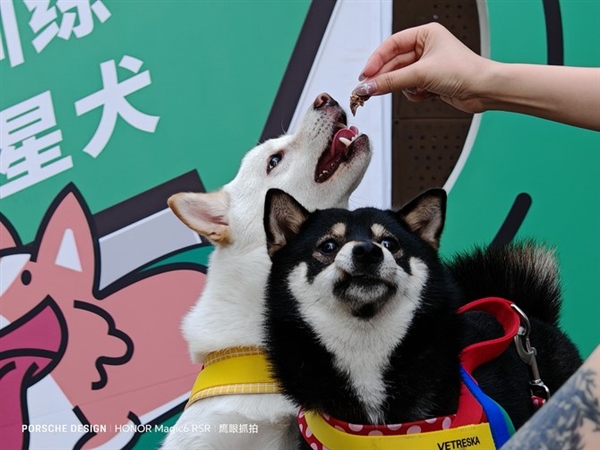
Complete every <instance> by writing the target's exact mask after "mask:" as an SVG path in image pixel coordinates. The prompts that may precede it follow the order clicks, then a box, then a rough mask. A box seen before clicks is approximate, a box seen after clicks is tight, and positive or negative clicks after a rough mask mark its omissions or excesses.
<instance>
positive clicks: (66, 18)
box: [23, 0, 111, 53]
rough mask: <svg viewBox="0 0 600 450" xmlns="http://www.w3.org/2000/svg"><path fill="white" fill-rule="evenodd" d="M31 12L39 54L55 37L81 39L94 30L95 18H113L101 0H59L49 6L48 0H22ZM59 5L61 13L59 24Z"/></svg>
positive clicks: (34, 40) (102, 19) (36, 48)
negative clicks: (73, 36) (92, 1)
mask: <svg viewBox="0 0 600 450" xmlns="http://www.w3.org/2000/svg"><path fill="white" fill-rule="evenodd" d="M23 1H24V3H25V6H27V9H28V10H29V11H30V12H31V19H30V20H29V26H30V28H31V30H32V31H33V32H34V33H35V34H36V37H35V38H34V39H33V47H34V48H35V50H36V51H37V52H38V53H40V52H41V51H42V50H43V49H44V48H46V46H47V45H48V44H49V43H50V41H52V39H54V38H55V37H57V36H58V37H59V38H61V39H65V40H67V39H69V38H70V37H71V35H73V34H74V35H75V37H77V38H80V37H83V36H87V35H88V34H90V33H91V32H92V31H93V30H94V18H93V16H96V18H97V19H98V20H99V21H100V22H101V23H104V22H106V21H107V20H108V18H109V17H110V15H111V14H110V11H109V10H108V9H107V8H106V6H105V5H104V3H102V1H101V0H97V1H95V2H94V3H93V4H90V0H77V1H74V0H58V1H57V2H56V5H53V6H50V1H49V0H23ZM57 8H58V10H59V11H60V13H61V14H62V16H61V20H60V24H58V23H57V18H58V13H57V11H56V10H57Z"/></svg>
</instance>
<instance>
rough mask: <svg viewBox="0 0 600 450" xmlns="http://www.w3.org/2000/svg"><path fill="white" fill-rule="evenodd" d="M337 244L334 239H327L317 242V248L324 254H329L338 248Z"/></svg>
mask: <svg viewBox="0 0 600 450" xmlns="http://www.w3.org/2000/svg"><path fill="white" fill-rule="evenodd" d="M338 247H339V245H338V243H337V242H336V241H335V240H334V239H327V240H326V241H325V242H323V243H321V244H319V246H318V247H317V249H319V251H320V252H321V253H323V254H324V255H331V254H332V253H334V252H335V251H336V250H337V249H338Z"/></svg>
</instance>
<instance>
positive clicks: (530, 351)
mask: <svg viewBox="0 0 600 450" xmlns="http://www.w3.org/2000/svg"><path fill="white" fill-rule="evenodd" d="M510 306H511V308H512V309H513V310H515V311H516V313H517V314H518V315H519V317H520V319H521V326H520V327H519V331H518V333H517V335H516V336H515V337H514V340H515V347H516V349H517V353H518V355H519V356H520V357H521V359H522V360H523V362H524V363H525V364H527V365H528V366H529V377H530V380H529V390H530V391H531V396H532V397H539V398H541V399H542V400H543V401H546V400H548V399H549V398H550V389H548V386H546V385H545V384H544V382H543V381H542V378H541V377H540V371H539V368H538V365H537V360H536V358H535V357H536V355H537V350H536V349H535V347H532V346H531V342H530V341H529V335H530V333H531V323H530V322H529V318H528V317H527V314H525V313H524V312H523V310H522V309H521V308H519V307H518V306H517V305H515V304H514V303H511V305H510Z"/></svg>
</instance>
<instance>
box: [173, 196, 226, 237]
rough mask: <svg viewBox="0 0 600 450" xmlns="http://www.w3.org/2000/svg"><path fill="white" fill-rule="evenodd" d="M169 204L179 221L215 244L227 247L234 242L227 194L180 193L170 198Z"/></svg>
mask: <svg viewBox="0 0 600 450" xmlns="http://www.w3.org/2000/svg"><path fill="white" fill-rule="evenodd" d="M167 203H168V204H169V207H170V208H171V210H172V211H173V212H174V213H175V215H176V216H177V217H178V218H179V220H181V221H182V222H183V223H185V224H186V225H187V226H188V227H190V228H191V229H192V230H194V231H197V232H198V233H200V234H201V235H203V236H205V237H206V238H208V240H210V241H211V242H212V243H213V244H215V245H219V244H220V245H225V244H230V243H231V242H232V238H231V233H230V232H229V218H228V215H229V195H228V194H227V192H225V191H223V190H220V191H216V192H210V193H194V192H180V193H179V194H175V195H172V196H171V197H169V200H167Z"/></svg>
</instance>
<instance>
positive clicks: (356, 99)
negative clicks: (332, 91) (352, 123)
mask: <svg viewBox="0 0 600 450" xmlns="http://www.w3.org/2000/svg"><path fill="white" fill-rule="evenodd" d="M370 98H371V97H370V96H368V95H358V94H352V95H351V96H350V111H351V112H352V115H353V116H355V115H356V110H357V109H358V107H359V106H363V105H364V104H365V102H366V101H367V100H369V99H370Z"/></svg>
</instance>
